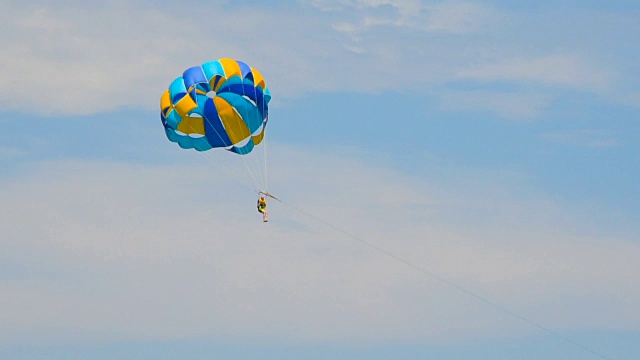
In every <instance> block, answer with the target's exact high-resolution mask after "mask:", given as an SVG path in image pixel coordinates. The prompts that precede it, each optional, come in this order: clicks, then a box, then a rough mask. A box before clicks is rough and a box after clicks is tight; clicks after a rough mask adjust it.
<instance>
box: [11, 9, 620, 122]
mask: <svg viewBox="0 0 640 360" xmlns="http://www.w3.org/2000/svg"><path fill="white" fill-rule="evenodd" d="M150 4H151V3H149V2H145V1H138V2H134V3H131V2H126V1H115V2H104V3H101V4H100V6H94V5H93V4H91V5H90V4H86V3H83V2H75V1H56V2H53V1H36V2H31V3H19V2H10V1H5V2H4V4H3V7H4V9H5V10H4V11H3V13H2V14H0V20H1V21H2V28H3V31H2V35H0V40H2V41H0V65H1V66H0V75H1V76H0V89H1V90H0V95H2V96H1V98H2V107H3V110H5V111H7V110H20V111H24V112H37V113H40V114H53V113H55V114H60V113H65V114H88V113H97V112H105V111H112V110H115V109H122V108H132V107H134V108H144V109H154V108H155V106H157V103H158V98H159V94H160V93H161V92H162V89H164V88H166V87H167V86H168V84H169V83H170V82H171V81H172V80H173V79H174V78H175V77H177V76H179V75H180V74H181V72H182V71H183V70H184V69H186V68H187V67H189V66H193V65H198V64H200V63H202V62H204V61H208V60H211V59H216V58H219V57H234V58H238V59H242V60H244V61H246V62H248V63H249V64H251V65H252V66H254V67H256V68H258V69H260V70H261V71H262V72H263V73H264V74H265V76H266V77H267V81H268V83H269V85H270V86H271V87H272V90H273V91H274V93H277V94H278V96H277V97H276V98H275V101H276V103H275V104H277V103H278V102H280V101H286V99H287V98H292V97H296V96H302V95H306V94H311V93H314V92H322V91H346V92H351V91H357V92H378V91H383V90H402V89H407V90H409V89H410V90H415V89H422V90H424V89H429V88H431V89H432V90H433V89H434V88H435V89H440V88H439V87H440V86H443V85H446V84H448V83H450V82H454V83H455V82H458V81H460V80H461V79H470V80H474V81H477V82H478V84H480V85H482V84H488V85H490V84H493V83H494V82H496V81H499V82H507V83H514V84H520V85H522V84H524V85H527V86H528V88H529V90H528V91H519V90H517V89H514V90H513V91H512V94H511V96H512V97H513V98H516V100H515V102H514V105H513V106H514V107H515V106H518V104H522V106H521V108H519V109H514V110H512V111H508V112H507V114H506V115H507V116H519V114H523V116H525V117H526V116H529V115H530V114H532V113H534V114H535V113H539V112H540V111H542V110H544V108H545V102H531V101H530V100H528V99H529V98H530V95H529V92H530V90H531V87H534V88H535V87H546V86H549V85H554V86H561V87H565V88H569V89H572V90H574V91H575V90H577V91H586V92H598V93H605V94H606V93H615V94H617V95H620V96H622V97H625V96H626V97H628V96H629V95H626V94H628V93H631V92H630V91H628V90H627V89H626V87H627V86H628V84H625V82H623V81H622V80H621V79H620V74H621V73H623V72H625V71H626V70H627V68H628V67H629V66H633V65H632V64H631V63H628V62H627V61H626V60H625V59H626V58H627V56H625V53H624V52H623V51H624V49H625V48H624V47H623V45H620V46H619V48H620V49H621V50H620V52H619V53H616V52H615V51H614V52H611V51H604V50H603V49H604V48H605V47H607V46H617V45H616V44H621V43H624V37H623V36H622V37H621V36H620V33H619V32H618V28H617V27H616V26H610V25H615V24H619V23H620V22H621V21H626V19H625V17H624V14H622V15H620V17H619V18H616V17H615V16H610V17H606V18H597V21H596V22H593V21H591V20H593V18H594V17H595V16H594V15H593V14H590V13H586V12H578V11H576V12H574V13H571V14H570V15H568V16H572V17H574V20H577V21H576V23H577V24H579V25H580V24H586V23H589V22H590V21H591V23H592V24H593V25H592V27H591V29H590V31H589V32H585V31H582V32H579V31H577V30H578V29H573V28H568V29H567V28H565V26H564V24H565V23H566V22H565V21H564V20H563V19H557V21H554V19H555V18H554V16H549V14H547V13H544V12H532V13H530V14H529V13H526V12H524V11H520V12H517V11H514V10H508V9H500V8H497V7H492V6H488V5H483V4H482V3H479V2H465V1H444V2H423V1H411V0H407V1H313V2H311V3H309V4H307V3H304V2H301V3H297V4H294V5H292V6H283V5H278V4H274V5H273V6H267V5H265V4H262V5H252V6H249V5H236V4H234V3H232V2H205V3H203V2H195V1H194V2H190V1H187V2H183V3H182V5H180V6H173V5H172V4H164V3H162V4H157V3H156V2H154V3H153V6H150ZM194 9H197V11H198V13H197V14H194ZM201 14H205V15H206V16H205V18H207V19H210V21H200V19H201ZM541 19H547V20H549V19H550V20H549V21H547V22H546V23H547V26H546V27H545V28H544V29H539V28H537V27H538V26H539V25H538V24H539V23H540V21H539V20H541ZM622 35H624V34H622ZM568 38H571V42H569V41H568V40H567V39H568ZM607 39H612V40H613V39H621V40H616V41H610V42H607ZM592 40H593V41H592ZM596 40H597V41H596ZM605 54H611V55H605ZM473 94H474V93H467V94H466V96H468V95H473ZM478 94H479V95H480V94H481V93H478ZM551 96H553V95H551ZM518 97H521V99H517V98H518ZM482 99H483V96H482V95H480V96H479V97H478V98H476V100H474V101H476V102H478V101H482ZM463 106H464V104H463ZM489 110H491V111H495V112H497V113H498V115H505V114H504V113H503V111H501V108H500V107H497V106H491V107H490V108H489Z"/></svg>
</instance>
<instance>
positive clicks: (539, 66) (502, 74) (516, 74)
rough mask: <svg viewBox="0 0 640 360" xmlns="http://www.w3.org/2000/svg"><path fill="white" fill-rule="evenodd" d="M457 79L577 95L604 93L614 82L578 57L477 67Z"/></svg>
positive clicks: (607, 73) (536, 59)
mask: <svg viewBox="0 0 640 360" xmlns="http://www.w3.org/2000/svg"><path fill="white" fill-rule="evenodd" d="M458 77H460V78H462V79H473V80H481V81H511V82H522V83H540V84H544V85H558V86H566V87H570V88H575V89H577V90H580V91H601V90H605V89H607V88H608V87H610V85H611V83H612V81H613V79H612V74H611V73H610V72H609V71H606V70H604V69H602V68H598V67H597V66H594V65H591V64H588V63H587V62H585V61H584V60H583V59H582V58H580V57H577V56H574V55H566V54H559V55H548V56H542V57H538V58H534V59H531V58H524V59H512V60H505V61H502V62H498V63H493V64H483V65H477V66H475V67H473V68H469V69H464V70H460V71H459V72H458Z"/></svg>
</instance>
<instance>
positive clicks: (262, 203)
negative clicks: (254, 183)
mask: <svg viewBox="0 0 640 360" xmlns="http://www.w3.org/2000/svg"><path fill="white" fill-rule="evenodd" d="M258 212H259V213H261V214H262V221H264V222H267V221H268V218H267V199H265V198H264V195H261V196H260V199H259V200H258Z"/></svg>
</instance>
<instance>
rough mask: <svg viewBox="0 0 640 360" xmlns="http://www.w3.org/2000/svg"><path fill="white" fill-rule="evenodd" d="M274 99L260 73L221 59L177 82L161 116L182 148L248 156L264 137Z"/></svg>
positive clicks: (168, 93) (194, 69) (163, 101)
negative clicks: (221, 150) (221, 151)
mask: <svg viewBox="0 0 640 360" xmlns="http://www.w3.org/2000/svg"><path fill="white" fill-rule="evenodd" d="M270 100H271V94H270V93H269V88H267V85H266V83H265V81H264V78H263V77H262V75H261V74H260V72H258V70H256V69H254V68H252V67H250V66H249V65H247V64H245V63H244V62H242V61H237V60H233V59H219V60H216V61H210V62H206V63H204V64H202V65H201V66H194V67H191V68H189V69H187V70H185V71H184V73H183V74H182V76H180V77H178V78H176V79H175V80H174V81H173V82H172V83H171V85H169V89H168V90H166V91H165V92H164V93H163V94H162V97H161V98H160V115H161V119H162V125H163V126H164V129H165V133H166V134H167V138H169V140H171V141H173V142H175V143H177V144H178V145H180V147H181V148H183V149H195V150H198V151H205V150H209V149H212V148H226V149H227V150H229V151H232V152H234V153H237V154H240V155H245V154H248V153H250V152H251V151H252V150H253V148H254V146H256V145H258V144H260V143H261V142H262V140H263V138H264V131H265V128H266V125H267V120H268V113H269V111H268V104H269V101H270Z"/></svg>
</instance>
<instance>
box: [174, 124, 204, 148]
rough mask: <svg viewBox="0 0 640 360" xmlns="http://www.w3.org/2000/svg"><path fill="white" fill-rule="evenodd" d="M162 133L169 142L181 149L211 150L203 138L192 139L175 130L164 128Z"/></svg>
mask: <svg viewBox="0 0 640 360" xmlns="http://www.w3.org/2000/svg"><path fill="white" fill-rule="evenodd" d="M164 132H165V134H167V138H168V139H169V140H170V141H172V142H174V143H177V144H178V146H180V147H181V148H183V149H195V150H197V151H206V150H210V149H211V145H209V142H208V141H207V139H206V138H205V137H204V136H203V137H197V138H194V137H191V136H189V135H180V134H178V133H177V132H176V130H174V129H171V128H168V127H165V128H164Z"/></svg>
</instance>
